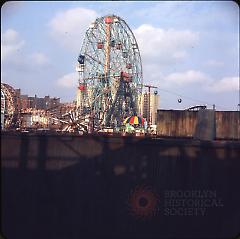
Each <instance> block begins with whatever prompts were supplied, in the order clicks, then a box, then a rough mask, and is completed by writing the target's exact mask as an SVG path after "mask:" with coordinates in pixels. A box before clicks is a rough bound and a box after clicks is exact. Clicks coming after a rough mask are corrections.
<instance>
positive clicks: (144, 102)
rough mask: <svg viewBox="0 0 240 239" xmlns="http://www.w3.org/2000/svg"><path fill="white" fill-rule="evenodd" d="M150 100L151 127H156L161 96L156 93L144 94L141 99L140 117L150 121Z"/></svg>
mask: <svg viewBox="0 0 240 239" xmlns="http://www.w3.org/2000/svg"><path fill="white" fill-rule="evenodd" d="M149 99H150V125H156V123H157V110H158V108H159V100H160V96H159V95H158V94H157V93H156V92H154V93H150V97H149V93H148V92H143V93H142V94H141V95H140V97H139V115H140V116H142V117H143V118H145V119H146V120H147V119H148V115H149Z"/></svg>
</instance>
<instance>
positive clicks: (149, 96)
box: [143, 85, 157, 127]
mask: <svg viewBox="0 0 240 239" xmlns="http://www.w3.org/2000/svg"><path fill="white" fill-rule="evenodd" d="M143 86H144V87H147V88H148V114H147V123H148V127H150V100H151V88H155V89H156V88H157V87H156V86H152V85H143Z"/></svg>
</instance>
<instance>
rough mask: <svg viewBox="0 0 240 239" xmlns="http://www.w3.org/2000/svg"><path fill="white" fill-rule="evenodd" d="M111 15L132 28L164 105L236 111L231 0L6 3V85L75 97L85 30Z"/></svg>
mask: <svg viewBox="0 0 240 239" xmlns="http://www.w3.org/2000/svg"><path fill="white" fill-rule="evenodd" d="M106 14H115V15H118V16H120V17H121V18H123V19H124V20H125V21H126V22H127V24H128V25H129V27H130V28H131V29H132V30H133V32H134V35H135V37H136V40H137V42H138V44H139V48H140V53H141V57H142V64H143V78H144V83H151V84H153V85H156V86H158V87H159V90H158V92H159V95H160V108H164V109H185V108H188V107H190V106H193V105H198V104H207V105H208V107H210V108H211V107H212V104H216V106H217V110H236V109H237V104H238V94H239V93H238V92H239V88H238V87H239V86H238V85H239V7H238V5H237V4H236V3H234V2H231V1H226V2H224V1H209V2H204V1H199V2H197V1H196V2H194V1H189V2H188V1H184V2H179V1H173V2H169V1H168V2H163V1H154V2H149V1H147V2H140V1H139V2H137V1H132V2H128V1H124V2H119V1H117V2H113V1H111V2H110V1H109V2H100V1H89V2H81V1H79V2H69V1H66V2H55V1H54V2H7V3H5V4H4V5H3V6H2V8H1V18H2V19H1V20H2V21H1V22H2V25H1V66H2V70H1V81H2V82H4V83H8V84H10V85H12V86H13V87H14V88H21V90H22V94H29V95H34V94H37V95H38V96H40V97H43V96H45V95H50V96H52V97H54V96H56V97H61V101H62V102H64V101H72V100H74V99H75V97H76V86H77V77H78V75H77V72H75V66H76V64H77V57H78V54H79V52H80V48H81V45H82V41H83V38H84V34H85V31H86V29H87V28H88V27H89V25H90V23H91V22H92V21H94V20H95V19H96V17H100V16H104V15H106ZM178 98H181V99H182V103H181V104H179V103H178V101H177V100H178Z"/></svg>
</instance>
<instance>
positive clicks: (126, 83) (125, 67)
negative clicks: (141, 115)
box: [68, 15, 143, 132]
mask: <svg viewBox="0 0 240 239" xmlns="http://www.w3.org/2000/svg"><path fill="white" fill-rule="evenodd" d="M76 70H77V71H78V72H79V85H78V89H79V91H80V103H79V105H78V107H77V109H76V110H74V112H69V119H70V122H71V125H72V126H75V128H76V126H77V129H78V130H82V131H86V130H87V131H88V132H92V131H99V130H104V129H108V128H114V127H118V126H120V125H121V124H122V122H123V121H124V119H125V118H126V117H128V116H132V115H137V114H138V105H139V104H138V101H139V96H140V95H141V92H142V86H143V85H142V83H143V76H142V63H141V57H140V52H139V48H138V44H137V41H136V39H135V37H134V35H133V32H132V31H131V29H130V28H129V26H128V25H127V23H126V22H125V21H124V20H123V19H121V18H120V17H118V16H115V15H110V16H105V17H100V18H97V19H96V20H95V22H93V23H92V24H91V25H90V27H89V28H88V29H87V31H86V34H85V38H84V41H83V45H82V48H81V51H80V54H79V57H78V65H77V67H76ZM73 115H74V116H73ZM68 126H69V125H68ZM70 128H71V127H70ZM68 129H69V127H68Z"/></svg>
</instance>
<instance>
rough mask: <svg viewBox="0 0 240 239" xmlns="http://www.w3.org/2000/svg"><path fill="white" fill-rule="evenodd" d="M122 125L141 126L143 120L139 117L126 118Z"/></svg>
mask: <svg viewBox="0 0 240 239" xmlns="http://www.w3.org/2000/svg"><path fill="white" fill-rule="evenodd" d="M123 123H124V124H127V123H129V124H135V125H137V124H140V125H143V124H144V119H143V118H141V117H139V116H130V117H127V118H126V119H125V120H124V121H123Z"/></svg>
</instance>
